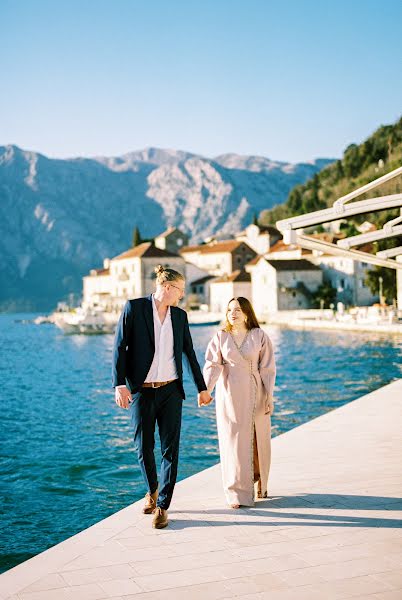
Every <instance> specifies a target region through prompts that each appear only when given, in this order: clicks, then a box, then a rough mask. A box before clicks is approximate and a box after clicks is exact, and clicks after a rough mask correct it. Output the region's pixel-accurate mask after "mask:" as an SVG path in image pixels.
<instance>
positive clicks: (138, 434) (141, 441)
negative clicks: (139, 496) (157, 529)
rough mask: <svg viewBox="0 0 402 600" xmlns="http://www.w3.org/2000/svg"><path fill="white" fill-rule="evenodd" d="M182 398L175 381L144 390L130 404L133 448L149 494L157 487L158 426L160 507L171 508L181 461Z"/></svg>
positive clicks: (158, 502)
mask: <svg viewBox="0 0 402 600" xmlns="http://www.w3.org/2000/svg"><path fill="white" fill-rule="evenodd" d="M182 405H183V398H182V394H181V392H180V389H179V386H178V384H177V382H176V381H172V382H171V383H168V384H167V385H164V386H163V387H160V388H142V389H141V391H139V392H137V393H136V394H133V402H132V403H131V405H130V410H131V423H132V426H133V431H134V446H135V450H136V452H137V455H138V461H139V463H140V467H141V471H142V474H143V477H144V480H145V483H146V485H147V488H148V491H149V493H150V494H153V493H154V492H155V491H156V489H157V487H158V476H157V472H156V465H155V455H154V448H155V426H156V423H157V424H158V429H159V438H160V443H161V452H162V463H161V472H160V485H159V494H158V501H157V506H160V507H161V508H164V509H168V508H169V505H170V502H171V500H172V495H173V489H174V486H175V483H176V477H177V465H178V461H179V443H180V429H181V413H182Z"/></svg>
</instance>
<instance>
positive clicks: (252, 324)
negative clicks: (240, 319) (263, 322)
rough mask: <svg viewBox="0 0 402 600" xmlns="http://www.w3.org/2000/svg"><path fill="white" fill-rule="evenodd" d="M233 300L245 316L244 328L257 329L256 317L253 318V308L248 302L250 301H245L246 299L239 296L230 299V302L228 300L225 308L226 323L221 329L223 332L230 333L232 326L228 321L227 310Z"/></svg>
mask: <svg viewBox="0 0 402 600" xmlns="http://www.w3.org/2000/svg"><path fill="white" fill-rule="evenodd" d="M233 300H237V302H238V303H239V305H240V308H241V309H242V311H243V312H244V314H245V315H246V322H245V326H246V328H247V329H255V328H259V327H260V324H259V323H258V320H257V317H256V316H255V312H254V308H253V307H252V304H251V302H250V300H247V298H243V296H239V297H238V298H232V299H231V300H229V302H228V305H227V308H226V315H225V318H226V323H225V326H224V328H223V330H224V331H231V330H232V326H231V324H230V323H229V321H228V310H229V304H230V303H231V302H233Z"/></svg>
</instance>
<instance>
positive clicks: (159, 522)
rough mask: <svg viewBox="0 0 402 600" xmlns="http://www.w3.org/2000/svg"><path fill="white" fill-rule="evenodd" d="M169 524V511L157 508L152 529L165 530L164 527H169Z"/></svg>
mask: <svg viewBox="0 0 402 600" xmlns="http://www.w3.org/2000/svg"><path fill="white" fill-rule="evenodd" d="M168 523H169V521H168V513H167V510H165V509H164V508H161V507H160V506H157V507H156V509H155V512H154V518H153V519H152V527H153V528H154V529H163V528H164V527H167V525H168Z"/></svg>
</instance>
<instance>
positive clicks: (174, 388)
mask: <svg viewBox="0 0 402 600" xmlns="http://www.w3.org/2000/svg"><path fill="white" fill-rule="evenodd" d="M155 272H156V283H157V286H156V292H155V293H154V294H152V295H150V296H147V297H145V298H137V299H135V300H129V301H128V302H127V303H126V305H125V307H124V309H123V312H122V314H121V316H120V320H119V323H118V325H117V329H116V336H115V342H114V350H113V386H114V387H115V401H116V404H117V405H118V406H120V407H121V408H125V409H128V408H129V409H130V411H131V423H132V425H133V429H134V444H135V448H136V451H137V454H138V460H139V463H140V467H141V470H142V474H143V477H144V480H145V483H146V485H147V488H148V492H147V494H146V496H145V506H144V508H143V512H144V513H145V514H151V513H153V514H154V517H153V521H152V526H153V527H155V528H157V529H162V528H163V527H166V526H167V524H168V515H167V509H168V508H169V505H170V502H171V499H172V495H173V489H174V486H175V483H176V477H177V464H178V458H179V441H180V428H181V413H182V403H183V399H184V398H185V393H184V388H183V365H182V355H183V352H184V354H185V355H186V357H187V359H188V363H189V367H190V370H191V372H192V375H193V379H194V382H195V384H196V386H197V389H198V405H199V406H202V405H204V404H209V402H210V401H211V396H210V394H209V393H208V392H207V386H206V385H205V381H204V379H203V376H202V373H201V369H200V366H199V364H198V361H197V358H196V356H195V352H194V349H193V343H192V340H191V335H190V330H189V326H188V320H187V314H186V312H185V311H184V310H182V309H180V308H178V306H177V305H178V303H179V301H180V299H181V298H183V296H184V293H185V280H184V277H183V275H181V273H178V272H177V271H174V270H173V269H168V268H164V267H162V266H159V267H157V268H156V269H155ZM156 423H158V428H159V437H160V442H161V452H162V464H161V472H160V485H159V489H158V478H157V472H156V465H155V456H154V445H155V425H156Z"/></svg>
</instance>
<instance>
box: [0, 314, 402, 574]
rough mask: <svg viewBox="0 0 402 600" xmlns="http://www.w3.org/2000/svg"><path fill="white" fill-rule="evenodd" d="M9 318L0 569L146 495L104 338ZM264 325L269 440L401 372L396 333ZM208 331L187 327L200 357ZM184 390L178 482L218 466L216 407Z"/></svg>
mask: <svg viewBox="0 0 402 600" xmlns="http://www.w3.org/2000/svg"><path fill="white" fill-rule="evenodd" d="M28 317H29V316H28ZM15 319H16V317H15V316H10V315H0V344H1V361H0V389H1V391H2V392H1V403H2V406H1V417H0V435H1V439H2V447H1V465H0V483H1V490H2V495H3V507H4V514H3V517H2V523H1V525H2V529H3V534H2V539H1V544H2V546H1V548H0V557H1V568H2V570H5V569H7V568H10V567H11V566H13V565H15V564H18V563H19V562H21V561H23V560H26V559H27V558H29V557H30V556H33V555H35V554H37V553H38V552H40V551H43V550H45V549H46V548H48V547H49V546H52V545H54V544H56V543H58V542H60V541H62V540H63V539H65V538H67V537H69V536H71V535H73V534H75V533H77V532H78V531H80V530H82V529H85V528H86V527H88V526H90V525H91V524H93V523H95V522H97V521H99V520H100V519H103V518H105V517H107V516H108V515H110V514H111V513H114V512H116V511H117V510H119V509H121V508H123V507H124V506H127V505H128V504H129V503H131V502H133V501H134V500H137V499H139V498H140V497H141V496H142V495H143V494H144V493H145V490H144V486H143V483H142V479H141V474H140V470H139V468H138V466H137V463H136V457H135V454H134V450H133V446H132V440H131V432H130V426H129V419H128V413H127V412H125V411H123V410H121V409H119V408H118V407H117V406H116V405H115V404H114V401H113V395H112V389H111V386H110V362H111V355H112V345H113V337H112V336H109V335H106V336H93V337H92V336H64V335H63V334H62V333H60V332H59V331H58V330H57V329H55V328H54V327H53V326H51V325H42V326H35V325H33V324H29V323H27V324H24V323H16V322H15ZM267 330H268V332H269V334H270V336H271V339H272V341H273V344H274V346H275V351H276V357H277V364H278V377H277V386H276V390H275V392H276V397H277V404H276V410H275V414H274V417H273V432H274V435H278V434H280V433H283V432H284V431H287V430H288V429H291V428H292V427H295V426H297V425H300V424H301V423H303V422H305V421H307V420H309V419H311V418H314V417H316V416H318V415H320V414H322V413H324V412H327V411H328V410H332V409H333V408H336V407H338V406H341V405H342V404H344V403H345V402H349V401H350V400H353V399H355V398H357V397H359V396H361V395H363V394H365V393H368V392H370V391H372V390H374V389H377V388H378V387H380V386H382V385H384V384H386V383H388V382H390V381H392V380H393V379H395V378H397V377H400V376H401V362H402V361H401V355H402V350H401V349H402V340H401V339H398V338H396V337H392V338H387V337H386V336H385V335H383V334H381V335H378V334H369V333H360V332H359V333H349V332H333V331H322V332H319V331H313V332H308V331H292V330H288V329H280V328H279V327H269V328H267ZM214 331H215V328H211V327H205V328H204V327H198V328H193V330H192V335H193V340H194V345H195V348H196V351H197V354H198V357H199V360H200V363H201V364H202V362H203V354H204V351H205V348H206V345H207V343H208V341H209V339H210V338H211V337H212V335H213V333H214ZM185 389H186V393H187V400H186V401H185V403H184V409H183V426H182V438H181V447H180V464H179V478H184V477H188V476H189V475H192V474H193V473H196V472H198V471H200V470H201V469H204V468H206V467H209V466H211V465H212V464H215V463H216V462H217V461H218V442H217V436H216V426H215V414H214V407H213V406H210V407H207V408H203V409H199V408H198V407H197V404H196V392H195V388H194V386H193V384H192V382H191V380H190V379H189V377H188V376H186V378H185ZM158 460H160V455H159V454H158Z"/></svg>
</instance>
